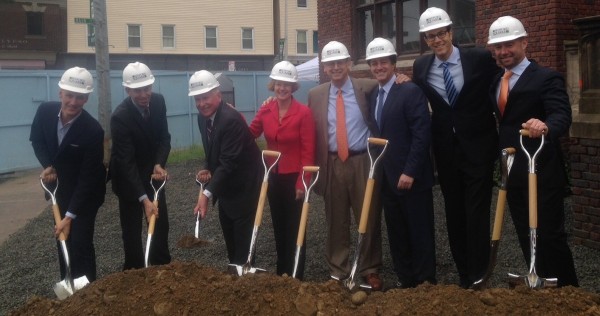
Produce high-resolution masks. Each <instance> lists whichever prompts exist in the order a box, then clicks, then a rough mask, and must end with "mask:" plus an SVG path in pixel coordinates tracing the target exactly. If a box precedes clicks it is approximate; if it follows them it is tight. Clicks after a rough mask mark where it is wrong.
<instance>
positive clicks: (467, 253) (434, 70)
mask: <svg viewBox="0 0 600 316" xmlns="http://www.w3.org/2000/svg"><path fill="white" fill-rule="evenodd" d="M419 32H420V33H421V34H422V35H423V37H424V39H425V42H426V43H427V45H428V46H429V48H431V50H432V51H433V54H427V55H423V56H421V57H419V58H417V59H416V60H415V62H414V65H413V80H414V81H415V83H416V84H417V85H419V86H420V87H421V89H423V92H425V95H426V96H427V99H429V104H430V106H431V110H432V116H431V120H432V121H431V124H432V129H431V131H432V145H433V154H434V157H435V163H436V168H437V175H438V180H439V183H440V187H441V189H442V193H443V195H444V207H445V213H446V227H447V229H448V241H449V243H450V250H451V252H452V257H453V259H454V262H455V264H456V269H457V270H458V275H459V285H460V286H461V287H463V288H468V287H470V286H471V285H472V284H473V282H475V281H476V280H479V279H480V278H481V277H482V276H483V274H484V273H485V270H486V268H487V265H488V261H489V251H490V243H489V238H490V204H491V201H492V188H493V173H494V164H495V160H496V158H497V156H498V150H497V144H498V135H497V131H496V122H495V119H494V116H493V112H492V103H491V100H490V99H489V97H487V96H486V94H487V92H486V91H487V90H488V89H489V86H490V84H491V82H492V78H494V76H495V75H496V74H497V73H499V71H500V69H499V68H498V66H497V65H496V62H495V60H494V59H493V58H492V56H491V53H490V51H488V50H486V49H484V48H458V47H457V46H455V45H454V44H453V43H452V40H453V36H454V33H453V31H452V21H451V20H450V17H449V16H448V13H446V11H444V10H442V9H440V8H435V7H431V8H428V9H427V10H425V12H423V14H421V17H420V18H419Z"/></svg>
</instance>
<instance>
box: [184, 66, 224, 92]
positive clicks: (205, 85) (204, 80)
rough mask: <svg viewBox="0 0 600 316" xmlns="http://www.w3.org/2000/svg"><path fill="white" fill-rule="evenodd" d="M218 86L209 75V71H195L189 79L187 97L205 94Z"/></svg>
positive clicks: (213, 77) (212, 76)
mask: <svg viewBox="0 0 600 316" xmlns="http://www.w3.org/2000/svg"><path fill="white" fill-rule="evenodd" d="M218 86H220V84H219V81H217V78H216V77H215V76H214V75H213V74H211V73H210V72H209V71H206V70H200V71H196V72H195V73H194V74H193V75H192V76H191V77H190V84H189V91H190V93H188V95H189V96H190V97H191V96H195V95H198V94H203V93H206V92H208V91H210V90H212V89H214V88H216V87H218Z"/></svg>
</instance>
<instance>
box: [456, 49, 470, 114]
mask: <svg viewBox="0 0 600 316" xmlns="http://www.w3.org/2000/svg"><path fill="white" fill-rule="evenodd" d="M458 55H459V58H460V64H461V68H462V75H463V87H462V89H460V92H459V93H458V96H457V97H456V104H455V105H454V106H455V107H456V106H458V105H459V104H460V103H461V102H459V100H460V97H461V95H463V91H465V90H467V89H468V85H469V84H470V82H471V77H472V76H473V64H472V63H471V59H470V58H469V57H468V56H466V53H465V51H464V50H462V49H460V48H459V49H458Z"/></svg>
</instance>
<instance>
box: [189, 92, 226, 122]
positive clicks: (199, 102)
mask: <svg viewBox="0 0 600 316" xmlns="http://www.w3.org/2000/svg"><path fill="white" fill-rule="evenodd" d="M194 101H195V102H196V109H198V113H200V115H202V116H204V117H206V118H208V117H210V116H211V115H213V114H214V113H215V112H217V109H218V108H219V105H220V104H221V91H219V89H212V90H210V91H208V92H206V93H202V94H197V95H195V96H194Z"/></svg>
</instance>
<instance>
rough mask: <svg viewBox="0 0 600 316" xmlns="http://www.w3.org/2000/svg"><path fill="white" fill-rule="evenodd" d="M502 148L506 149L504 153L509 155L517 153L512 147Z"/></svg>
mask: <svg viewBox="0 0 600 316" xmlns="http://www.w3.org/2000/svg"><path fill="white" fill-rule="evenodd" d="M504 150H505V151H506V153H507V154H508V155H509V156H510V155H514V154H516V153H517V150H516V149H515V148H514V147H507V148H504Z"/></svg>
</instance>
